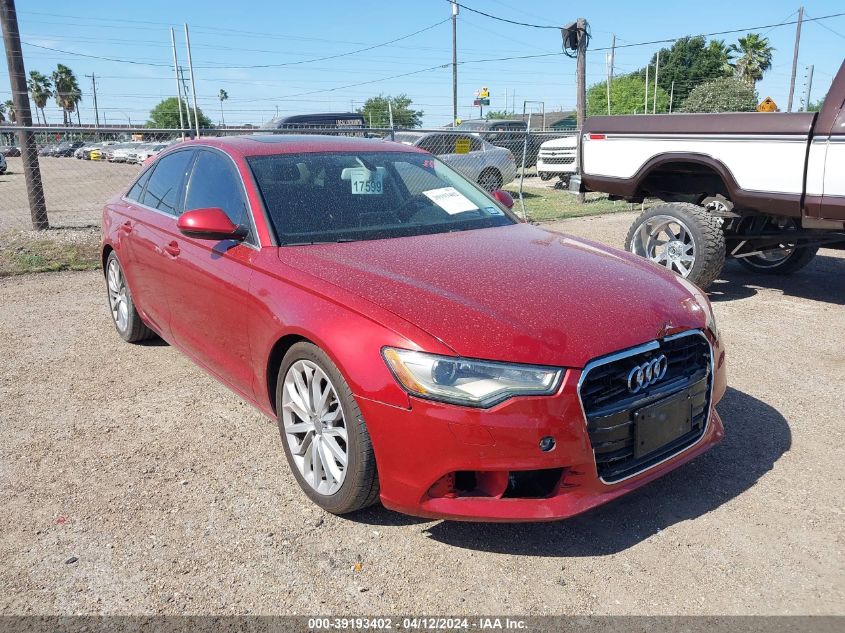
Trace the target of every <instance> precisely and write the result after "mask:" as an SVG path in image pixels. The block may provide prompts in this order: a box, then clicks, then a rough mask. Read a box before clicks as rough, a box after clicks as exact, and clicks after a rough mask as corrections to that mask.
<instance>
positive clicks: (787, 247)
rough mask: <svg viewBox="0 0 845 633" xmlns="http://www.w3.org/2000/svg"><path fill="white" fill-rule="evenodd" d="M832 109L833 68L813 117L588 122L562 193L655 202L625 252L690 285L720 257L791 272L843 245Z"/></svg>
mask: <svg viewBox="0 0 845 633" xmlns="http://www.w3.org/2000/svg"><path fill="white" fill-rule="evenodd" d="M843 106H845V63H843V64H842V66H841V67H840V69H839V72H838V74H837V75H836V78H835V79H834V80H833V84H832V85H831V87H830V91H829V92H828V94H827V96H826V97H825V100H824V104H823V106H822V109H821V110H820V111H819V112H802V113H796V114H781V113H742V114H664V115H653V116H648V115H634V116H613V117H611V116H600V117H591V118H589V119H587V121H586V122H585V125H584V129H583V130H582V133H581V137H580V142H581V152H582V161H583V162H582V164H581V175H580V178H578V177H573V179H572V180H571V184H570V188H571V189H576V190H581V191H600V192H605V193H608V194H610V195H611V196H612V197H614V198H619V199H624V200H629V201H632V202H640V201H642V200H643V199H644V198H646V197H652V198H659V199H660V200H662V201H663V202H664V203H665V204H659V205H657V206H654V207H652V208H650V209H648V210H646V211H645V212H644V213H643V214H642V215H640V216H639V217H638V218H637V219H636V220H635V221H634V223H633V225H632V226H631V229H630V231H629V233H628V237H627V239H626V242H625V246H626V248H627V249H628V250H630V251H631V252H633V253H637V254H638V255H642V256H643V257H647V258H649V259H651V260H652V261H655V262H657V263H659V264H662V265H664V266H666V267H667V268H670V269H671V270H674V271H675V272H677V273H679V274H680V275H683V276H684V277H687V278H689V279H690V280H691V281H693V282H695V283H697V284H698V285H699V286H701V287H706V286H708V285H709V284H710V283H711V282H712V281H713V280H714V279H715V278H716V277H717V276H718V275H719V273H720V272H721V270H722V266H723V265H724V261H725V257H732V258H735V259H737V260H738V261H739V262H740V263H742V264H743V265H744V266H746V267H747V268H749V269H752V270H755V271H758V272H764V273H789V272H793V271H795V270H798V269H799V268H802V267H803V266H805V265H806V264H807V263H808V262H809V261H810V260H811V259H812V258H813V257H814V256H815V254H816V251H817V250H818V249H819V247H820V246H821V245H826V246H832V247H835V248H845V108H843Z"/></svg>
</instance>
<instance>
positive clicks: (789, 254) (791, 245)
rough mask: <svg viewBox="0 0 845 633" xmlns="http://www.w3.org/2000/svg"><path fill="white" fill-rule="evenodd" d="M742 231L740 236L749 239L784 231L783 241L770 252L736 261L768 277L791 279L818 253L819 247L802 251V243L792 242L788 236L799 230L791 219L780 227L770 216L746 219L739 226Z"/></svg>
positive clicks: (738, 258) (805, 247)
mask: <svg viewBox="0 0 845 633" xmlns="http://www.w3.org/2000/svg"><path fill="white" fill-rule="evenodd" d="M740 229H741V231H740V234H741V235H743V236H745V235H748V236H749V237H751V236H753V235H754V233H761V232H763V231H772V230H781V231H783V234H784V235H783V237H784V239H783V241H782V242H781V243H780V244H778V245H777V247H776V248H770V249H768V250H764V251H762V252H760V253H759V254H757V255H751V256H749V257H737V261H738V262H739V263H740V264H742V266H743V267H744V268H747V269H748V270H753V271H754V272H757V273H764V274H766V275H788V274H790V273H794V272H795V271H797V270H801V269H802V268H804V266H806V265H807V264H809V263H810V262H811V261H812V260H813V258H814V257H815V256H816V253H817V252H818V250H819V247H818V246H809V247H807V246H804V247H802V246H801V241H800V240H792V241H790V239H789V232H790V231H795V230H797V229H798V225H797V223H796V222H795V221H794V220H792V219H789V220H786V221H785V222H782V223H781V224H778V222H777V220H776V219H775V218H772V217H769V216H759V217H753V218H744V219H743V221H742V223H741V224H740ZM750 244H751V248H752V250H753V249H754V247H753V241H750Z"/></svg>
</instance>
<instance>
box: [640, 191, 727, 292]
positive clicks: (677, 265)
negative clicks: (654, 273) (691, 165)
mask: <svg viewBox="0 0 845 633" xmlns="http://www.w3.org/2000/svg"><path fill="white" fill-rule="evenodd" d="M662 235H663V236H665V237H666V238H670V237H675V238H676V239H667V240H666V241H664V242H663V243H661V239H660V238H661V236H662ZM661 247H663V248H661ZM625 249H626V250H628V251H630V252H631V253H634V254H636V255H640V256H642V257H646V258H647V259H650V260H651V261H653V262H655V263H658V264H660V265H662V266H664V267H666V268H668V269H669V270H672V271H673V272H676V273H678V274H680V275H681V276H682V277H685V278H686V279H689V280H690V281H691V282H693V283H694V284H696V285H698V286H699V287H700V288H706V287H707V286H709V285H710V284H711V283H713V280H715V279H716V277H718V276H719V273H721V272H722V267H723V266H724V265H725V234H724V231H723V230H722V224H721V221H720V220H719V218H714V217H712V216H711V215H710V214H709V213H708V212H707V211H706V210H705V209H703V208H702V207H700V206H698V205H695V204H691V203H688V202H673V203H670V204H660V205H658V206H656V207H652V208H651V209H649V210H648V211H645V212H644V213H642V214H640V216H639V217H638V218H637V219H636V220H634V223H633V224H632V225H631V229H630V230H629V231H628V236H627V237H626V238H625Z"/></svg>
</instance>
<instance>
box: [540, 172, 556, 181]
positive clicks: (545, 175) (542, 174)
mask: <svg viewBox="0 0 845 633" xmlns="http://www.w3.org/2000/svg"><path fill="white" fill-rule="evenodd" d="M537 175H538V176H540V180H551V179H552V178H554V177H555V175H554V174H553V173H552V172H549V171H540V172H537Z"/></svg>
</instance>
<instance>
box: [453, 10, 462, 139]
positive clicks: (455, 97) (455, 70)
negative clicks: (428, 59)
mask: <svg viewBox="0 0 845 633" xmlns="http://www.w3.org/2000/svg"><path fill="white" fill-rule="evenodd" d="M451 4H452V125H453V126H455V125H457V124H458V11H459V10H460V7H458V4H457V2H455V0H452V3H451Z"/></svg>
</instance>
